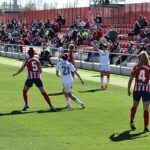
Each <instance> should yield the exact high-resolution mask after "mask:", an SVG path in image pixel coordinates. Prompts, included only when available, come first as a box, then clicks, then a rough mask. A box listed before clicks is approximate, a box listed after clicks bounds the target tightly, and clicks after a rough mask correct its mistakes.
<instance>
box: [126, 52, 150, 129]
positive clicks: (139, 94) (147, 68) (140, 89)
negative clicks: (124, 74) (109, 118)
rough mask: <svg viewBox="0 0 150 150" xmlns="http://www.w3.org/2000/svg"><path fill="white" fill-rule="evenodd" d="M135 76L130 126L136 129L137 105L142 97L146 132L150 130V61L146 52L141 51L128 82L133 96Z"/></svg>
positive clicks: (129, 93) (129, 91)
mask: <svg viewBox="0 0 150 150" xmlns="http://www.w3.org/2000/svg"><path fill="white" fill-rule="evenodd" d="M134 78H135V85H134V90H133V106H132V108H131V115H130V126H131V129H136V127H135V125H134V117H135V114H136V110H137V107H138V105H139V102H140V99H141V98H142V100H143V109H144V114H143V116H144V132H149V129H148V124H149V105H150V83H149V80H150V63H149V58H148V55H147V53H146V52H144V51H143V52H141V53H140V55H139V62H138V64H137V65H136V66H135V67H134V68H133V71H132V72H131V75H130V79H129V82H128V95H129V96H131V90H130V89H131V84H132V81H133V79H134Z"/></svg>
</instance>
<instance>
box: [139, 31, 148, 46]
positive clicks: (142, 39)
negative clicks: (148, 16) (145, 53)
mask: <svg viewBox="0 0 150 150" xmlns="http://www.w3.org/2000/svg"><path fill="white" fill-rule="evenodd" d="M146 39H147V36H146V32H145V29H141V31H140V35H139V43H144V41H145V40H146Z"/></svg>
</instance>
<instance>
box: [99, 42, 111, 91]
mask: <svg viewBox="0 0 150 150" xmlns="http://www.w3.org/2000/svg"><path fill="white" fill-rule="evenodd" d="M109 54H110V52H109V43H108V42H102V43H101V50H99V55H100V81H101V90H106V89H107V87H108V83H109V79H110V61H109ZM104 76H106V77H107V79H106V81H104Z"/></svg>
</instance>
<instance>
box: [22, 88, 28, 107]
mask: <svg viewBox="0 0 150 150" xmlns="http://www.w3.org/2000/svg"><path fill="white" fill-rule="evenodd" d="M23 99H24V102H25V104H26V105H28V95H27V91H26V90H23Z"/></svg>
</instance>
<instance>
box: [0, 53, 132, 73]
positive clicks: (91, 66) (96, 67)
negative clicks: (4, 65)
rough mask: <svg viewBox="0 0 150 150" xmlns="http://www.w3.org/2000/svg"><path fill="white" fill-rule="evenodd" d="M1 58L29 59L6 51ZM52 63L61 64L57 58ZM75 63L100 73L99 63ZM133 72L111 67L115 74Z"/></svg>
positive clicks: (128, 68)
mask: <svg viewBox="0 0 150 150" xmlns="http://www.w3.org/2000/svg"><path fill="white" fill-rule="evenodd" d="M0 56H3V57H8V58H14V59H21V60H24V59H25V58H26V57H27V56H26V55H25V54H19V53H11V52H4V51H0ZM51 61H52V63H53V64H54V65H56V64H57V63H58V62H59V59H58V58H56V57H52V58H51ZM75 62H76V65H77V68H80V69H86V70H95V71H99V63H91V62H84V61H79V60H76V61H75ZM132 65H133V64H132ZM131 70H132V67H123V66H121V67H120V66H115V65H111V66H110V71H111V73H113V74H122V75H130V72H131Z"/></svg>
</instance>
